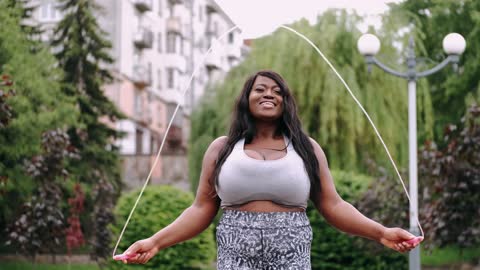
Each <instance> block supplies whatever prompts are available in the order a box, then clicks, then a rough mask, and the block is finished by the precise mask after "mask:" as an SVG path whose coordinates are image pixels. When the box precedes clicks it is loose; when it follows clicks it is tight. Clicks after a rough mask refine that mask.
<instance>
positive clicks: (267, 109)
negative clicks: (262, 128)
mask: <svg viewBox="0 0 480 270" xmlns="http://www.w3.org/2000/svg"><path fill="white" fill-rule="evenodd" d="M248 105H249V107H250V112H251V113H252V115H253V117H254V118H256V119H259V120H264V121H271V120H276V119H278V118H279V117H281V115H282V113H283V93H282V89H281V88H280V86H278V84H277V83H276V82H275V81H274V80H272V79H270V78H268V77H264V76H257V78H256V79H255V82H254V83H253V87H252V90H251V91H250V95H249V97H248Z"/></svg>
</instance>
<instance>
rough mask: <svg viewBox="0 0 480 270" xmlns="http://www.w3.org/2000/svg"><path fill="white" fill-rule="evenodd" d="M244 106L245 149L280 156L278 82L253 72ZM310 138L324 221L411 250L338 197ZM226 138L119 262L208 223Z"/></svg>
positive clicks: (143, 256)
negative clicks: (171, 214) (188, 195)
mask: <svg viewBox="0 0 480 270" xmlns="http://www.w3.org/2000/svg"><path fill="white" fill-rule="evenodd" d="M249 107H250V112H251V113H252V115H253V116H254V118H255V120H256V128H257V134H256V136H255V137H254V138H253V140H252V142H251V143H250V144H248V145H245V149H244V151H245V153H246V154H247V155H249V156H250V157H252V158H256V159H261V160H263V159H278V158H281V157H283V156H284V155H285V154H286V151H285V150H284V148H285V142H284V140H283V137H281V136H275V130H276V127H277V126H276V125H277V124H276V120H277V119H278V118H279V117H281V115H282V112H283V97H282V92H281V89H280V88H279V87H278V85H277V83H276V82H275V81H274V80H272V79H270V78H268V77H263V76H258V77H257V78H256V80H255V82H254V85H253V87H252V91H251V92H250V95H249ZM310 140H311V142H312V145H313V148H314V152H315V156H316V158H317V160H318V162H319V166H320V179H321V181H320V182H321V185H322V188H321V191H320V192H319V193H318V194H317V198H318V200H317V201H318V204H317V205H315V206H316V208H317V209H318V211H319V212H320V213H321V214H322V215H323V216H324V217H325V219H326V220H327V221H328V222H329V223H330V224H331V225H332V226H334V227H336V228H337V229H339V230H341V231H344V232H346V233H349V234H352V235H358V236H361V237H365V238H369V239H372V240H374V241H377V242H379V243H381V244H383V245H384V246H386V247H389V248H391V249H394V250H396V251H399V252H406V251H409V250H411V249H413V248H415V247H416V246H417V245H418V244H415V245H411V244H408V243H405V241H407V240H410V239H412V238H414V235H412V234H410V233H409V232H408V231H405V230H403V229H401V228H387V227H384V226H383V225H381V224H379V223H377V222H375V221H373V220H371V219H369V218H367V217H365V216H364V215H363V214H362V213H360V212H359V211H358V210H357V209H355V207H353V206H352V205H351V204H350V203H348V202H346V201H344V200H343V199H342V198H341V197H340V196H339V195H338V193H337V191H336V189H335V184H334V181H333V178H332V175H331V173H330V170H329V168H328V161H327V158H326V156H325V153H324V152H323V150H322V148H321V147H320V145H319V144H318V143H317V142H316V141H315V140H313V139H310ZM226 141H227V137H225V136H223V137H219V138H217V139H216V140H214V141H213V142H212V143H211V144H210V146H209V147H208V149H207V151H206V153H205V155H204V157H203V163H202V171H201V174H200V181H199V186H198V189H197V195H196V197H195V201H194V202H193V204H192V205H191V206H190V207H188V208H187V209H186V210H185V211H184V212H183V213H182V214H181V215H180V216H179V217H178V218H177V219H176V220H175V221H174V222H173V223H171V224H170V225H168V226H167V227H165V228H163V229H161V230H160V231H158V232H157V233H155V234H154V235H153V236H151V237H149V238H147V239H143V240H139V241H137V242H135V243H134V244H133V245H131V246H130V247H129V248H128V249H127V250H126V251H125V254H137V256H135V257H133V258H131V259H128V260H124V261H123V262H124V263H139V264H144V263H146V262H148V261H149V260H150V259H151V258H152V257H153V256H154V255H155V254H157V253H158V252H159V251H160V250H162V249H165V248H167V247H169V246H173V245H175V244H177V243H180V242H183V241H186V240H188V239H190V238H193V237H195V236H196V235H198V234H200V233H201V232H203V231H204V230H205V229H206V228H207V227H208V226H209V225H210V224H211V223H212V221H213V219H214V217H215V216H216V214H217V212H218V210H219V208H220V200H219V198H218V197H212V196H211V192H212V191H215V187H213V186H211V185H210V183H209V181H208V180H209V179H210V178H211V177H212V174H213V171H214V169H215V160H216V159H217V157H218V153H219V151H220V150H221V149H222V148H223V147H224V145H225V143H226ZM235 209H236V210H241V211H253V212H282V211H304V210H303V209H302V208H287V207H284V206H282V205H279V204H276V203H274V202H272V201H251V202H248V203H246V204H243V205H241V206H239V207H236V208H235Z"/></svg>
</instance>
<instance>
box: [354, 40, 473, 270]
mask: <svg viewBox="0 0 480 270" xmlns="http://www.w3.org/2000/svg"><path fill="white" fill-rule="evenodd" d="M465 46H466V43H465V39H464V38H463V37H462V36H461V35H460V34H457V33H450V34H448V35H447V36H445V38H444V39H443V50H444V51H445V53H447V55H448V57H447V58H445V60H443V61H442V62H441V63H440V64H438V65H437V66H435V67H433V68H432V69H429V70H425V71H417V69H416V65H417V59H416V57H415V50H414V43H413V38H410V40H409V43H408V48H407V49H408V54H407V72H405V73H403V72H398V71H395V70H393V69H391V68H389V67H388V66H386V65H384V64H383V63H381V62H380V61H379V60H377V59H376V58H375V54H377V52H378V51H379V50H380V40H379V39H378V38H377V37H376V36H374V35H372V34H364V35H362V36H361V37H360V38H359V39H358V42H357V47H358V50H359V51H360V53H361V54H363V55H364V56H365V60H366V62H367V65H368V71H370V70H371V68H372V65H376V66H378V67H379V68H380V69H382V70H384V71H385V72H387V73H390V74H392V75H394V76H397V77H400V78H404V79H406V80H407V81H408V145H409V148H408V149H409V193H410V211H409V217H410V231H411V232H412V233H413V234H415V235H417V236H418V235H419V229H418V226H417V225H418V224H417V221H418V183H417V108H416V81H417V79H419V78H422V77H426V76H428V75H431V74H433V73H435V72H437V71H439V70H441V69H442V68H444V67H445V66H447V65H448V64H449V63H452V64H453V68H454V70H455V71H456V70H457V67H458V60H459V58H460V55H461V54H462V53H463V51H464V50H465ZM409 269H410V270H420V249H419V247H416V248H415V249H414V250H412V251H411V252H410V254H409Z"/></svg>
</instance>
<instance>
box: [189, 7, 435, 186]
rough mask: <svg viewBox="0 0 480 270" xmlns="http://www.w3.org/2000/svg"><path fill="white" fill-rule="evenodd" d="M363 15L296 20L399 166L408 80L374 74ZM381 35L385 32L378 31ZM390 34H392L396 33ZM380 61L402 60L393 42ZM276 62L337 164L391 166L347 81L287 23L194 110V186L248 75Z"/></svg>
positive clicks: (425, 121)
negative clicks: (362, 41)
mask: <svg viewBox="0 0 480 270" xmlns="http://www.w3.org/2000/svg"><path fill="white" fill-rule="evenodd" d="M360 20H361V19H360V18H359V17H356V16H352V15H350V14H346V13H345V12H341V11H330V12H327V13H325V14H324V15H322V16H321V17H319V20H318V23H317V24H315V25H313V26H312V25H310V24H309V23H308V22H307V21H300V22H297V23H295V24H293V25H292V26H291V27H292V28H293V29H295V30H297V31H299V32H300V33H302V34H304V35H305V36H306V37H308V38H309V39H310V40H311V41H312V42H313V43H314V44H316V46H318V47H319V49H320V50H321V51H322V52H323V53H324V54H325V56H326V57H327V58H328V59H329V60H330V61H331V62H332V64H333V65H334V66H335V67H336V69H337V70H338V72H339V73H340V74H341V75H342V77H343V78H344V79H345V81H346V82H347V84H348V85H349V86H350V88H351V89H352V91H353V93H354V94H355V96H356V97H357V98H358V99H359V101H360V102H361V103H362V104H363V106H364V108H365V109H366V110H367V112H368V113H369V114H370V116H371V118H372V120H373V122H374V123H375V125H376V126H377V127H378V130H379V132H380V133H381V135H382V137H383V139H384V140H385V143H386V144H387V146H388V147H389V150H390V152H391V154H392V155H393V157H394V159H395V160H396V161H397V164H399V165H400V166H405V165H406V162H407V158H408V147H407V137H408V136H407V126H408V125H407V116H408V115H407V92H406V91H407V87H406V82H405V81H404V80H401V79H397V78H395V77H393V76H391V75H388V74H385V73H384V72H381V71H379V70H375V69H374V70H373V71H372V72H371V73H368V71H367V68H366V64H365V61H364V59H363V57H362V56H361V55H360V53H358V51H357V49H356V41H357V39H358V37H359V36H360V35H361V33H360V32H359V31H358V30H357V28H356V24H357V23H358V22H359V21H360ZM379 34H380V35H381V33H379ZM390 38H391V37H390ZM379 57H381V58H382V61H383V60H385V61H386V62H387V63H389V64H392V65H394V64H396V63H397V62H398V61H397V59H398V58H399V54H398V52H397V51H396V49H395V48H394V47H393V46H392V45H391V43H390V44H389V43H386V44H384V45H383V47H382V52H381V55H380V56H379ZM259 69H273V70H275V71H277V72H279V73H280V74H281V75H282V76H283V77H284V78H285V79H286V81H287V82H288V84H289V86H290V88H291V90H292V92H293V95H294V97H295V98H296V101H297V105H298V108H299V113H300V117H301V120H302V123H303V127H304V130H305V131H306V132H307V133H308V134H309V135H310V136H311V137H312V138H314V139H315V140H317V141H318V142H319V143H320V145H321V146H322V148H323V149H324V150H325V152H326V154H327V157H328V159H329V162H330V166H331V167H332V168H333V169H341V170H350V171H354V172H365V171H366V170H367V168H366V164H365V161H366V160H368V159H372V160H374V161H375V162H376V163H378V164H381V165H385V166H387V168H392V167H391V165H388V157H387V155H386V153H385V151H384V149H383V147H382V145H381V143H380V142H379V140H378V139H377V138H376V135H375V133H374V130H373V128H372V127H371V125H370V124H369V123H368V121H367V119H366V117H365V116H364V115H363V113H362V112H361V110H360V109H359V108H358V106H357V105H356V103H355V102H354V100H353V99H352V97H351V96H350V95H349V93H348V92H347V90H346V89H345V87H344V86H343V84H342V83H341V81H340V80H339V79H338V78H337V77H336V76H335V74H334V73H333V71H332V70H331V69H330V68H329V67H328V66H327V64H326V63H325V62H324V61H323V60H322V59H321V58H320V56H319V55H318V54H317V52H316V51H315V50H314V49H313V48H312V47H311V46H310V45H308V43H306V42H305V41H304V40H303V39H301V38H299V37H298V36H296V35H295V34H294V33H292V32H290V31H287V30H285V29H279V30H277V31H276V32H275V33H273V34H272V35H270V36H267V37H264V38H262V39H258V40H255V41H254V42H253V45H252V51H251V53H250V55H249V56H248V57H247V59H246V60H245V61H244V62H243V63H242V64H240V65H239V66H237V67H236V68H234V69H233V70H232V71H231V72H230V73H229V74H228V75H227V77H226V79H225V80H224V82H223V83H221V84H219V85H217V86H216V87H214V88H213V89H212V90H211V91H212V93H211V94H210V95H208V97H209V99H208V100H207V99H206V100H204V102H203V103H202V105H201V106H199V109H198V110H197V112H196V113H193V114H192V115H193V117H192V134H191V137H190V138H191V153H190V164H191V165H190V166H191V167H190V168H191V170H190V172H191V177H192V178H191V179H192V182H193V183H194V185H193V187H196V184H195V183H196V182H197V181H198V176H199V172H200V167H201V156H202V155H203V153H204V151H205V149H206V148H207V147H208V144H209V143H210V142H211V141H212V140H213V139H214V138H215V137H217V136H220V135H225V134H226V133H227V128H228V125H229V123H230V120H231V112H232V109H233V106H234V102H235V101H234V98H233V97H235V96H237V95H238V94H239V93H240V91H241V88H242V86H243V82H244V80H245V79H246V78H247V76H248V75H250V74H252V73H254V72H255V71H257V70H259ZM418 95H419V102H420V103H423V104H419V105H418V110H419V115H420V116H422V117H420V119H419V122H420V123H419V125H418V126H419V129H420V132H423V133H428V132H429V130H430V129H431V122H430V121H429V119H431V117H423V116H424V115H428V114H429V108H430V103H429V96H428V93H427V92H426V91H419V94H418Z"/></svg>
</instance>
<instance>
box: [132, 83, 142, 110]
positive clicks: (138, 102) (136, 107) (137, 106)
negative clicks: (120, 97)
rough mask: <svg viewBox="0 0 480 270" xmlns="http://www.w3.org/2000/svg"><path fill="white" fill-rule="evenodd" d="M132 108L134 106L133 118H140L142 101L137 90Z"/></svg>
mask: <svg viewBox="0 0 480 270" xmlns="http://www.w3.org/2000/svg"><path fill="white" fill-rule="evenodd" d="M133 106H134V108H133V110H134V112H135V116H136V117H140V116H141V115H142V107H143V101H142V95H141V94H140V92H139V91H137V90H135V99H134V102H133Z"/></svg>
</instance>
